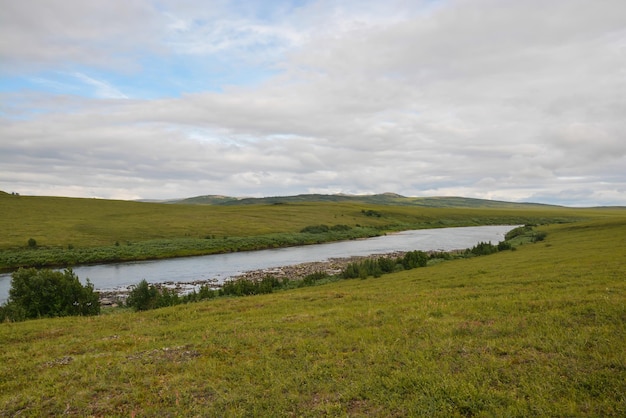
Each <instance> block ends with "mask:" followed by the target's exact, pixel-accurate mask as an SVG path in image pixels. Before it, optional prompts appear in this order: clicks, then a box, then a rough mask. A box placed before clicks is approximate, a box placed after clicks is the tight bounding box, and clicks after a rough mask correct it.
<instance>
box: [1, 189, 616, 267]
mask: <svg viewBox="0 0 626 418" xmlns="http://www.w3.org/2000/svg"><path fill="white" fill-rule="evenodd" d="M321 196H324V195H321ZM326 197H328V198H331V197H329V196H326ZM300 198H301V199H303V201H298V200H297V199H300ZM300 198H299V197H297V196H296V197H286V198H282V200H280V201H272V200H271V199H272V198H268V199H269V200H260V201H255V202H254V204H238V205H192V204H165V203H146V202H129V201H119V200H103V199H77V198H63V197H34V196H14V195H8V194H6V193H4V194H1V195H0V213H1V214H2V216H1V217H0V230H1V231H3V233H2V234H0V270H10V269H13V268H17V267H20V266H67V265H76V264H85V263H98V262H111V261H128V260H144V259H158V258H166V257H179V256H190V255H201V254H212V253H220V252H230V251H243V250H254V249H262V248H275V247H284V246H289V245H302V244H311V243H319V242H325V241H333V240H342V239H354V238H363V237H369V236H374V235H380V234H383V233H387V232H391V231H399V230H407V229H422V228H440V227H449V226H474V225H492V224H525V223H534V224H544V223H555V222H571V221H575V220H580V219H583V218H589V217H596V216H609V215H607V214H608V213H609V212H607V211H605V212H604V213H603V212H601V211H599V210H595V209H571V208H563V207H557V206H544V205H520V204H509V205H510V206H507V205H506V204H504V203H502V204H500V205H496V206H494V207H487V206H485V205H486V203H484V202H483V201H480V202H473V201H471V200H467V199H462V200H461V201H457V200H454V198H432V199H431V204H434V203H432V202H439V206H438V207H429V206H428V205H424V206H417V205H408V204H396V205H394V204H392V203H391V201H393V200H407V199H409V198H402V197H398V196H397V195H379V197H370V198H371V199H374V200H372V201H360V200H355V198H352V197H350V198H347V197H346V199H348V200H345V201H310V200H311V197H310V196H309V197H306V196H305V197H300ZM332 198H333V199H335V198H337V197H332ZM276 199H277V198H276ZM294 199H295V200H294ZM377 199H378V200H377ZM380 199H382V200H384V201H385V202H386V203H385V204H380V201H381V200H380ZM415 199H417V198H415ZM455 202H456V203H455ZM462 202H465V205H466V207H459V206H457V207H454V204H460V203H462ZM472 202H473V203H472ZM481 202H483V203H484V204H483V203H481ZM470 204H476V205H478V206H475V207H470ZM321 224H323V225H327V226H334V225H341V226H342V228H343V230H344V232H341V233H338V232H329V233H327V234H306V233H302V232H301V231H302V230H304V228H306V227H307V226H312V225H321Z"/></svg>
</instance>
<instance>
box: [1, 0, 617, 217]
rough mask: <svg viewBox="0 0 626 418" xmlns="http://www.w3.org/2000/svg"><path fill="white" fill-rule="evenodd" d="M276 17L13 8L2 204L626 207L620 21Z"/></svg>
mask: <svg viewBox="0 0 626 418" xmlns="http://www.w3.org/2000/svg"><path fill="white" fill-rule="evenodd" d="M271 3H272V6H271V7H269V6H268V5H267V2H258V3H256V2H243V1H226V0H224V1H218V2H215V4H214V5H213V7H210V8H209V7H207V6H206V5H205V3H204V2H199V1H197V2H196V1H191V0H190V1H186V2H178V1H177V2H174V1H159V2H156V1H149V0H130V1H125V2H123V4H122V3H120V4H119V5H118V4H117V3H116V4H115V6H113V5H112V4H111V3H110V2H106V1H93V2H83V1H79V0H76V1H74V0H63V1H61V0H58V1H52V0H45V1H44V0H41V1H29V2H7V4H5V5H4V7H3V9H5V11H3V13H2V15H1V16H0V39H2V41H0V76H2V82H1V84H0V94H1V99H0V103H1V104H0V117H1V119H0V138H1V140H0V164H1V165H2V172H1V174H0V189H3V190H6V191H17V192H20V193H22V194H38V195H41V194H46V195H66V196H98V197H105V198H122V199H132V198H170V197H183V196H193V195H200V194H225V195H236V196H267V195H286V194H297V193H309V192H321V193H336V192H343V193H378V192H386V191H390V192H396V193H400V194H404V195H410V196H426V195H462V196H468V197H479V198H490V199H500V200H510V201H537V202H545V203H558V204H566V205H576V206H580V205H626V168H625V167H626V141H624V134H623V133H624V132H626V129H625V128H626V126H625V125H626V122H625V121H626V118H625V117H624V115H626V94H625V93H624V92H626V70H625V69H626V4H625V3H624V2H623V1H621V0H620V1H610V0H605V1H602V2H591V1H588V0H567V1H565V0H563V1H560V0H555V1H551V2H548V3H546V2H541V1H533V0H529V1H524V2H515V1H495V0H474V1H463V0H459V1H454V0H450V1H422V2H420V1H399V0H398V1H395V0H392V1H388V2H385V4H384V7H382V6H381V3H380V2H371V3H370V2H363V1H359V2H356V1H355V2H350V1H346V2H340V3H341V4H340V5H339V6H338V5H337V3H338V2H331V1H324V0H320V1H310V2H271ZM40 22H43V24H40Z"/></svg>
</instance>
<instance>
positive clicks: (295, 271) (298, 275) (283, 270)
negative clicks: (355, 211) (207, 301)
mask: <svg viewBox="0 0 626 418" xmlns="http://www.w3.org/2000/svg"><path fill="white" fill-rule="evenodd" d="M404 254H406V252H405V251H394V252H391V253H385V254H371V255H367V256H352V257H338V258H330V259H328V260H326V261H314V262H309V263H300V264H295V265H289V266H276V267H270V268H265V269H257V270H251V271H246V272H243V273H241V274H239V275H237V276H234V277H232V278H230V279H244V280H252V281H256V280H261V279H263V278H264V277H266V276H273V277H275V278H277V279H281V280H282V279H284V278H288V279H289V280H295V281H297V280H302V279H303V278H304V277H306V276H308V275H310V274H314V273H324V274H327V275H329V276H335V275H337V274H339V273H341V271H342V270H343V269H344V268H345V267H346V266H347V265H348V264H350V263H354V262H357V261H362V260H366V259H372V260H374V259H378V258H381V257H402V256H404ZM154 285H155V286H156V287H157V288H167V289H169V290H174V291H175V292H176V293H178V294H179V295H184V294H186V293H189V292H192V291H194V290H197V289H199V288H200V287H201V286H209V287H211V288H214V289H219V288H220V287H221V286H222V284H221V283H220V282H219V280H218V279H216V278H212V279H208V280H194V281H190V282H171V281H169V282H163V283H154ZM133 287H134V286H128V287H123V288H119V289H114V290H101V291H98V293H99V294H100V304H101V305H102V306H104V307H116V306H118V305H119V304H120V302H125V301H126V298H127V297H128V294H129V293H130V291H131V290H132V289H133Z"/></svg>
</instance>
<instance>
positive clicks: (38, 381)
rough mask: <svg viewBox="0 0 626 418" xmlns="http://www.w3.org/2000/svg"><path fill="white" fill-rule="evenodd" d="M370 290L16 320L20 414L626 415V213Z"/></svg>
mask: <svg viewBox="0 0 626 418" xmlns="http://www.w3.org/2000/svg"><path fill="white" fill-rule="evenodd" d="M539 230H543V231H546V232H547V233H548V235H547V237H546V239H545V240H544V241H541V242H538V243H533V244H524V245H521V246H520V247H518V249H517V250H516V251H504V252H500V253H497V254H494V255H490V256H484V257H475V258H469V259H459V260H454V261H447V262H443V263H439V264H436V265H434V266H430V267H427V268H421V269H416V270H411V271H405V272H401V273H396V274H390V275H384V276H382V277H381V278H377V279H374V278H370V279H367V280H359V279H355V280H344V281H339V282H334V283H329V284H326V285H322V286H314V287H307V288H301V289H296V290H290V291H285V292H278V293H273V294H269V295H261V296H250V297H242V298H231V299H229V298H225V299H216V300H212V301H208V302H201V303H194V304H189V305H183V306H177V307H172V308H164V309H159V310H154V311H148V312H143V313H131V312H128V311H123V310H113V311H110V312H109V313H108V314H104V315H101V316H99V317H89V318H59V319H47V320H34V321H27V322H23V323H6V324H0V342H1V344H2V350H1V351H0V411H2V412H0V415H2V416H14V415H21V416H42V415H46V416H48V415H63V414H67V415H74V416H90V415H92V416H159V417H161V416H385V417H388V416H429V417H430V416H441V417H448V416H519V417H522V416H625V415H626V395H625V394H626V350H625V349H624V347H625V346H626V280H625V277H626V275H625V266H626V253H625V252H624V250H623V249H624V248H626V214H625V213H624V212H623V211H621V212H620V211H615V212H613V215H612V216H610V217H606V218H602V219H597V220H593V221H585V222H577V223H572V224H559V225H550V226H544V227H541V228H539Z"/></svg>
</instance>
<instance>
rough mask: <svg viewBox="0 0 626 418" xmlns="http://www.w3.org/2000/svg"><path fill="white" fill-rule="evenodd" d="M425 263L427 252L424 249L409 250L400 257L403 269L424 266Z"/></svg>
mask: <svg viewBox="0 0 626 418" xmlns="http://www.w3.org/2000/svg"><path fill="white" fill-rule="evenodd" d="M426 264H428V254H426V253H425V252H424V251H409V252H408V253H406V254H405V255H404V257H403V258H402V265H403V266H404V269H405V270H410V269H414V268H417V267H426Z"/></svg>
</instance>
